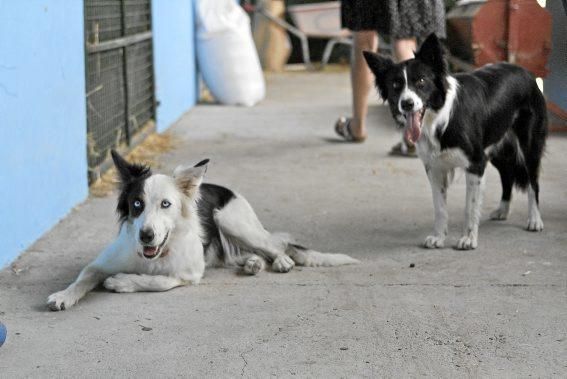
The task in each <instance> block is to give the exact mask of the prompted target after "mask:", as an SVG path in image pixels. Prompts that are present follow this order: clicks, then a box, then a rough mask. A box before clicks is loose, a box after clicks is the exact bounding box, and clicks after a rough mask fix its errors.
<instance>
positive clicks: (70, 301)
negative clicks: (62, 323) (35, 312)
mask: <svg viewBox="0 0 567 379" xmlns="http://www.w3.org/2000/svg"><path fill="white" fill-rule="evenodd" d="M77 300H78V299H76V298H75V297H74V296H72V294H71V293H69V291H67V290H63V291H59V292H55V293H54V294H51V295H49V297H48V298H47V307H48V308H49V309H51V310H52V311H56V312H57V311H64V310H65V309H69V308H71V307H72V306H73V305H75V304H76V303H77Z"/></svg>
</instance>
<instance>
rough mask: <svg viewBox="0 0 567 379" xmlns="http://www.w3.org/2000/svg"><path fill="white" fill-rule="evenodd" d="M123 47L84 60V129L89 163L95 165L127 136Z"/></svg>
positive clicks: (91, 55)
mask: <svg viewBox="0 0 567 379" xmlns="http://www.w3.org/2000/svg"><path fill="white" fill-rule="evenodd" d="M123 69H124V58H123V53H122V49H116V50H109V51H104V52H101V53H95V54H90V55H89V56H88V59H87V132H88V138H89V141H88V152H89V166H90V167H95V166H98V165H99V164H100V163H102V161H104V159H105V158H106V157H107V155H108V150H109V149H111V148H112V147H114V146H116V145H117V144H118V143H120V142H124V141H125V138H126V135H125V133H124V131H125V123H126V115H125V112H126V108H125V105H126V104H125V94H124V90H125V89H124V76H123Z"/></svg>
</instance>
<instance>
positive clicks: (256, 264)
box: [243, 255, 264, 275]
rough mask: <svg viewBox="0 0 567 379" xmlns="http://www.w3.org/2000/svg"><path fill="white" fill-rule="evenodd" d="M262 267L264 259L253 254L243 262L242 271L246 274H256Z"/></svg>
mask: <svg viewBox="0 0 567 379" xmlns="http://www.w3.org/2000/svg"><path fill="white" fill-rule="evenodd" d="M263 269H264V260H263V259H262V258H260V257H259V256H257V255H253V256H251V257H250V258H248V259H247V260H246V263H244V267H243V270H244V273H245V274H248V275H256V274H257V273H259V272H260V271H262V270H263Z"/></svg>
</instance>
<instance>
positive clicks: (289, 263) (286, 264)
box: [272, 255, 295, 272]
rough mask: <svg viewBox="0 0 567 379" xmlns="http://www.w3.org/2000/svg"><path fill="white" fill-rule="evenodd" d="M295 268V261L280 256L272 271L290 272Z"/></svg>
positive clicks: (273, 264)
mask: <svg viewBox="0 0 567 379" xmlns="http://www.w3.org/2000/svg"><path fill="white" fill-rule="evenodd" d="M293 266H295V262H294V261H293V259H291V258H290V257H288V256H287V255H278V257H277V258H276V259H275V260H274V263H272V270H274V271H276V272H288V271H289V270H291V269H292V268H293Z"/></svg>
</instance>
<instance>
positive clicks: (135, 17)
mask: <svg viewBox="0 0 567 379" xmlns="http://www.w3.org/2000/svg"><path fill="white" fill-rule="evenodd" d="M162 1H163V0H162ZM124 8H125V13H126V14H125V26H126V30H125V33H124V34H125V35H132V34H136V33H143V32H147V31H150V29H151V12H150V2H149V1H148V0H124Z"/></svg>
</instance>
